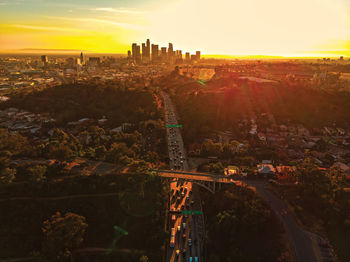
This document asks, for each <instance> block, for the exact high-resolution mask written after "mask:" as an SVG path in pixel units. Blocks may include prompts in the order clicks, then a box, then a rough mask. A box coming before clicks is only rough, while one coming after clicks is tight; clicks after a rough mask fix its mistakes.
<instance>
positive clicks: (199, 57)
mask: <svg viewBox="0 0 350 262" xmlns="http://www.w3.org/2000/svg"><path fill="white" fill-rule="evenodd" d="M200 59H201V51H196V60H197V61H199V60H200Z"/></svg>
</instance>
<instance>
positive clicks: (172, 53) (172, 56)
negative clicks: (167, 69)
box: [168, 43, 174, 64]
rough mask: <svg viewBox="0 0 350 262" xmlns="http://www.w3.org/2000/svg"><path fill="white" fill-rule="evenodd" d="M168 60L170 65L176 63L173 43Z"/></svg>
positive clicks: (170, 44)
mask: <svg viewBox="0 0 350 262" xmlns="http://www.w3.org/2000/svg"><path fill="white" fill-rule="evenodd" d="M168 60H169V63H171V64H172V63H173V62H174V50H173V44H172V43H169V48H168Z"/></svg>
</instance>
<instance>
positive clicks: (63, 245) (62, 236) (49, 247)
mask: <svg viewBox="0 0 350 262" xmlns="http://www.w3.org/2000/svg"><path fill="white" fill-rule="evenodd" d="M87 226H88V225H87V224H86V223H85V217H83V216H79V215H77V214H74V213H66V214H65V215H61V213H60V212H57V213H56V214H54V215H53V216H51V218H50V219H48V220H45V221H44V223H43V227H42V232H43V234H44V241H43V245H42V253H43V254H44V255H45V257H47V258H48V259H49V260H51V261H64V260H65V259H66V258H68V257H69V256H70V254H71V252H72V249H73V248H76V247H78V246H79V245H80V244H81V243H82V242H83V236H84V233H85V230H86V228H87Z"/></svg>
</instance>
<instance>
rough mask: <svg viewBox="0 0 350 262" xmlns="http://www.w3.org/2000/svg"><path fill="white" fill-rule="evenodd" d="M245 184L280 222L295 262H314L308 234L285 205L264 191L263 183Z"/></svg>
mask: <svg viewBox="0 0 350 262" xmlns="http://www.w3.org/2000/svg"><path fill="white" fill-rule="evenodd" d="M245 183H246V184H247V185H249V186H253V187H255V188H256V191H257V192H258V193H259V194H260V195H261V196H262V198H264V199H265V200H266V201H267V202H268V203H269V205H270V207H271V208H272V210H273V211H274V212H275V213H276V214H277V216H278V217H279V218H280V220H281V221H282V223H283V226H284V228H285V230H286V233H287V236H288V239H289V241H290V242H291V245H292V247H293V249H294V253H295V258H296V261H297V262H316V261H317V259H316V256H315V252H314V249H313V246H312V240H311V238H310V235H309V233H308V232H307V231H305V230H304V229H302V228H301V227H300V226H299V225H298V224H297V222H296V221H295V218H294V216H293V214H292V213H291V212H290V211H289V209H288V207H287V205H286V204H285V203H284V202H283V201H282V200H280V199H279V198H278V197H276V196H275V195H274V194H273V193H272V192H270V191H269V190H267V189H265V185H266V182H265V181H264V182H261V181H259V182H257V181H249V180H247V181H245Z"/></svg>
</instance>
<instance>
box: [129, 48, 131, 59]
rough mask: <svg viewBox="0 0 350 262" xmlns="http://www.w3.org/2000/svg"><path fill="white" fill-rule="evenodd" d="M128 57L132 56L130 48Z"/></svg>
mask: <svg viewBox="0 0 350 262" xmlns="http://www.w3.org/2000/svg"><path fill="white" fill-rule="evenodd" d="M128 58H129V59H130V58H131V51H130V50H128Z"/></svg>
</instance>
